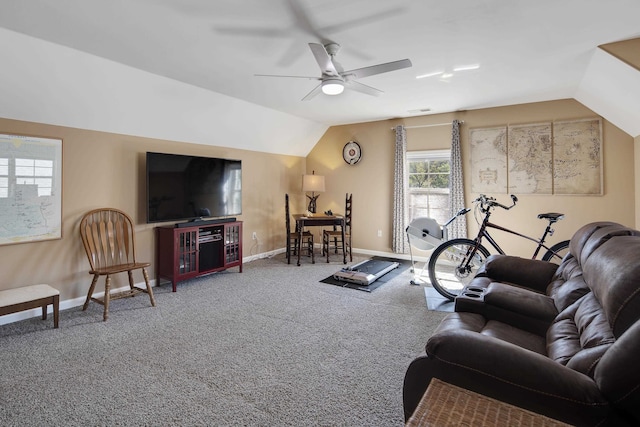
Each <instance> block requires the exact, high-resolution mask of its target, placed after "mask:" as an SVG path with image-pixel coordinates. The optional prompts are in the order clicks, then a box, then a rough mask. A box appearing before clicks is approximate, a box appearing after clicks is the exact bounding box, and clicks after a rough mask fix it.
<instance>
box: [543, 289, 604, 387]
mask: <svg viewBox="0 0 640 427" xmlns="http://www.w3.org/2000/svg"><path fill="white" fill-rule="evenodd" d="M614 341H615V338H614V337H613V334H612V333H611V328H610V327H609V324H608V321H607V318H606V316H605V315H604V313H603V312H602V308H601V307H600V303H599V302H598V301H597V300H596V299H595V297H594V295H593V293H588V294H587V295H585V296H583V297H582V298H581V299H579V300H578V301H576V302H575V303H574V304H572V305H571V306H570V307H568V308H567V309H565V310H564V311H563V312H562V313H560V314H559V315H558V316H557V317H556V319H555V321H554V322H553V324H552V325H551V327H550V328H549V330H548V331H547V355H548V356H549V358H550V359H553V360H555V361H556V362H558V363H561V364H563V365H566V366H567V367H570V368H572V369H574V370H576V371H579V372H582V373H583V374H586V375H590V376H591V375H593V370H594V368H595V365H596V364H597V362H598V360H599V358H600V356H601V355H602V354H603V353H604V352H605V351H606V349H607V348H609V347H610V346H611V344H612V343H613V342H614ZM594 349H595V350H594Z"/></svg>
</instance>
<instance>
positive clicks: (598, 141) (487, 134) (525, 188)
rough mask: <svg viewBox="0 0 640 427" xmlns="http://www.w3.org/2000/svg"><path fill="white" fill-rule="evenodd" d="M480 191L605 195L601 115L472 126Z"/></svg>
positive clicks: (475, 184)
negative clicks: (581, 118) (514, 123)
mask: <svg viewBox="0 0 640 427" xmlns="http://www.w3.org/2000/svg"><path fill="white" fill-rule="evenodd" d="M469 140H470V145H471V191H472V192H474V193H512V194H578V195H602V194H603V185H602V121H601V119H600V118H594V119H583V120H571V121H562V122H553V123H552V122H547V123H536V124H519V125H509V126H498V127H490V128H473V129H470V130H469Z"/></svg>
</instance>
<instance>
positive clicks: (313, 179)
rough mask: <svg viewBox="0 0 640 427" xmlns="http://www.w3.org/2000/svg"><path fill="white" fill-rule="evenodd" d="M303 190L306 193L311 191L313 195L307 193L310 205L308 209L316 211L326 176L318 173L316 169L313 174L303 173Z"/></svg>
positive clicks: (312, 211)
mask: <svg viewBox="0 0 640 427" xmlns="http://www.w3.org/2000/svg"><path fill="white" fill-rule="evenodd" d="M302 191H304V192H305V193H307V192H311V195H308V194H307V197H308V198H309V207H308V208H307V210H308V211H309V212H311V213H316V200H317V199H318V196H320V195H319V194H318V195H316V194H315V193H322V192H323V191H324V176H322V175H316V171H313V172H312V174H311V175H302Z"/></svg>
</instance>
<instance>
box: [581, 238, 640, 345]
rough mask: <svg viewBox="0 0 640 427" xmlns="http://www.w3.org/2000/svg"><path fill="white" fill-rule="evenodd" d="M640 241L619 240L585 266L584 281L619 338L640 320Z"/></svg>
mask: <svg viewBox="0 0 640 427" xmlns="http://www.w3.org/2000/svg"><path fill="white" fill-rule="evenodd" d="M638 254H640V239H639V238H637V237H635V236H617V237H613V238H611V239H610V240H609V241H607V242H606V243H604V244H603V245H602V246H601V247H600V248H599V249H598V250H597V256H591V257H589V259H588V260H587V261H586V263H585V264H584V265H583V270H584V276H585V278H586V279H585V281H586V282H587V284H588V285H589V288H590V289H591V291H592V292H593V294H594V296H595V298H596V299H597V300H598V301H599V302H600V304H601V306H602V309H603V311H604V314H605V316H606V318H607V320H608V321H609V325H610V327H611V330H612V331H613V335H614V336H615V337H616V338H617V337H619V336H620V335H622V333H623V332H624V331H625V330H627V328H629V327H630V326H631V325H632V324H634V323H635V322H636V321H638V318H639V317H640V262H639V259H638Z"/></svg>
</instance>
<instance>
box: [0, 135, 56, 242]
mask: <svg viewBox="0 0 640 427" xmlns="http://www.w3.org/2000/svg"><path fill="white" fill-rule="evenodd" d="M61 224H62V140H61V139H54V138H42V137H36V136H26V135H8V134H0V245H6V244H11V243H25V242H35V241H39V240H51V239H60V238H62V225H61Z"/></svg>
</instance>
